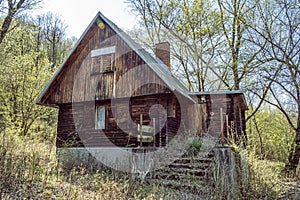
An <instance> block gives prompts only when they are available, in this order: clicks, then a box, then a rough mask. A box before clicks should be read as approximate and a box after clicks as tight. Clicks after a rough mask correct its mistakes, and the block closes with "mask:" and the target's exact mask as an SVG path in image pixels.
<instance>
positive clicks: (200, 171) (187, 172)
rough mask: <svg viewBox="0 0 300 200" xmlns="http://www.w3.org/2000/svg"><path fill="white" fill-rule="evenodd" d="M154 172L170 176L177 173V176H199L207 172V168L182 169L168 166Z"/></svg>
mask: <svg viewBox="0 0 300 200" xmlns="http://www.w3.org/2000/svg"><path fill="white" fill-rule="evenodd" d="M154 174H157V175H159V174H165V175H166V176H171V175H173V174H176V175H178V177H183V176H187V175H188V176H191V175H192V176H199V177H203V176H205V175H206V174H207V170H205V169H197V170H195V169H182V168H169V169H165V170H163V171H157V172H155V173H154Z"/></svg>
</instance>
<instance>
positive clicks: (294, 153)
mask: <svg viewBox="0 0 300 200" xmlns="http://www.w3.org/2000/svg"><path fill="white" fill-rule="evenodd" d="M299 112H300V109H299ZM299 112H298V119H297V129H296V135H295V143H294V146H293V148H292V149H291V152H290V155H289V160H288V163H286V165H285V167H284V172H285V173H286V174H289V175H292V176H293V175H295V174H296V170H297V166H298V164H299V159H300V115H299Z"/></svg>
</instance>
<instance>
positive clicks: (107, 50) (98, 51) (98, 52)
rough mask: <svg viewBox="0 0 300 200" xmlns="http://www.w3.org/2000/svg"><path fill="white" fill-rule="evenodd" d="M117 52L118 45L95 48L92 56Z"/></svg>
mask: <svg viewBox="0 0 300 200" xmlns="http://www.w3.org/2000/svg"><path fill="white" fill-rule="evenodd" d="M111 53H116V46H111V47H105V48H101V49H95V50H92V51H91V57H96V56H103V55H106V54H111Z"/></svg>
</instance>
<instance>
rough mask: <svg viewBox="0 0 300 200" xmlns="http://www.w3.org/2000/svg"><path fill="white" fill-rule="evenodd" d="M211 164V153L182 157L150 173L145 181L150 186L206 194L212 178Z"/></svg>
mask: <svg viewBox="0 0 300 200" xmlns="http://www.w3.org/2000/svg"><path fill="white" fill-rule="evenodd" d="M213 162H214V154H213V152H212V151H211V152H209V153H205V154H203V153H199V154H198V155H195V156H189V155H183V156H182V157H180V158H178V159H177V160H175V161H174V162H173V163H171V164H169V165H168V166H165V167H164V168H162V169H159V170H156V171H154V172H151V173H150V174H149V175H148V177H146V180H147V182H148V183H150V184H158V185H161V186H163V187H166V188H171V189H175V190H180V191H185V192H187V193H193V194H196V195H200V194H201V195H203V194H205V193H207V192H208V191H207V190H208V188H207V186H208V184H207V183H208V182H209V180H210V179H211V178H212V175H211V174H212V173H211V164H212V163H213Z"/></svg>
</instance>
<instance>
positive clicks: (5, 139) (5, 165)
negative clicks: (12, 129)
mask: <svg viewBox="0 0 300 200" xmlns="http://www.w3.org/2000/svg"><path fill="white" fill-rule="evenodd" d="M37 138H38V137H37ZM37 138H35V139H34V137H26V136H19V135H18V134H16V133H8V132H6V133H3V132H2V133H0V199H104V200H106V199H149V200H150V199H178V198H179V197H180V198H181V199H182V198H183V199H185V198H186V195H187V194H184V193H182V192H180V191H175V190H172V189H170V188H166V187H164V186H163V184H160V183H155V184H141V180H139V179H135V178H134V177H133V176H132V175H131V174H124V173H119V172H115V171H113V170H108V169H106V170H101V171H88V170H87V169H86V168H83V167H80V166H79V167H74V168H72V169H70V170H69V171H67V170H62V168H60V167H59V165H58V162H57V157H56V148H55V146H54V144H52V143H50V142H45V141H40V140H39V139H37ZM198 146H199V145H198V143H197V144H196V147H198ZM248 165H249V169H250V176H249V187H248V188H244V192H245V194H244V195H243V196H244V197H245V199H280V198H281V199H284V198H285V196H286V195H287V194H288V193H293V191H294V189H295V188H296V187H298V186H297V185H299V179H300V176H299V174H298V177H295V179H293V180H290V179H289V180H287V179H286V178H283V177H282V176H281V170H282V168H283V166H284V164H283V163H281V162H274V161H267V160H261V159H259V158H258V157H256V156H255V155H254V154H251V152H250V153H249V154H248ZM161 181H162V182H163V181H164V180H161ZM291 197H294V196H293V194H291ZM195 198H196V197H195Z"/></svg>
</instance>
